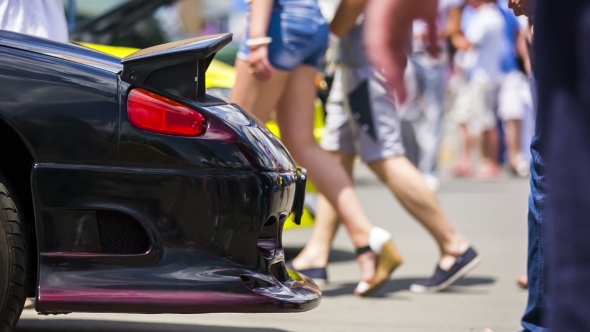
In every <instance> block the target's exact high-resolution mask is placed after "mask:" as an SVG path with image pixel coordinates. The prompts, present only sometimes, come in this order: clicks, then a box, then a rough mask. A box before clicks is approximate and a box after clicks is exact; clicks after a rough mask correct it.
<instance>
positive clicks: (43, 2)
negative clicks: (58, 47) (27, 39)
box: [0, 0, 68, 43]
mask: <svg viewBox="0 0 590 332" xmlns="http://www.w3.org/2000/svg"><path fill="white" fill-rule="evenodd" d="M0 29H2V30H9V31H14V32H20V33H24V34H28V35H33V36H37V37H43V38H48V39H52V40H55V41H60V42H64V43H65V42H67V41H68V26H67V22H66V16H65V13H64V6H63V2H62V1H61V0H0Z"/></svg>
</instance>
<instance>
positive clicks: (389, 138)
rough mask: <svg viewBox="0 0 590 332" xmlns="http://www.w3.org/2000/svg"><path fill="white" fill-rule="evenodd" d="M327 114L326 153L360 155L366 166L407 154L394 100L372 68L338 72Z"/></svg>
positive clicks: (324, 142) (323, 145)
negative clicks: (339, 152)
mask: <svg viewBox="0 0 590 332" xmlns="http://www.w3.org/2000/svg"><path fill="white" fill-rule="evenodd" d="M345 89H346V92H345ZM345 96H347V97H348V98H347V100H345ZM347 105H349V106H350V109H348V106H347ZM326 113H327V116H326V129H325V134H324V138H323V139H322V143H321V146H322V148H324V150H326V151H341V152H344V153H346V154H348V155H351V156H356V155H360V156H361V159H362V160H363V161H364V162H367V163H370V162H374V161H378V160H383V159H386V158H389V157H395V156H401V155H404V154H405V150H404V145H403V142H402V136H401V123H400V119H399V116H398V114H397V112H396V110H395V106H394V101H393V98H392V97H391V95H390V93H389V88H388V87H387V85H386V84H385V82H384V81H383V79H381V78H380V77H377V76H376V75H375V71H374V70H373V69H372V68H370V67H367V68H347V67H344V68H343V67H340V68H338V70H337V71H336V75H335V77H334V85H333V86H332V90H331V92H330V96H329V97H328V103H327V105H326Z"/></svg>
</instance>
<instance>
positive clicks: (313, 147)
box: [277, 66, 375, 281]
mask: <svg viewBox="0 0 590 332" xmlns="http://www.w3.org/2000/svg"><path fill="white" fill-rule="evenodd" d="M316 72H317V69H316V68H313V67H310V66H299V67H297V68H295V70H294V71H293V72H292V73H291V76H290V77H289V80H288V83H287V86H286V87H285V89H286V90H285V91H288V93H285V94H284V95H283V96H282V97H281V100H280V102H279V105H278V108H277V122H278V124H279V128H280V129H281V138H282V141H283V143H284V144H285V145H286V146H287V148H288V149H289V152H291V154H292V155H293V157H294V158H295V160H296V161H297V162H298V163H299V164H300V165H302V166H303V167H305V168H307V171H308V174H309V178H310V179H311V180H312V181H313V183H314V184H315V185H316V186H317V187H318V189H319V191H320V192H321V193H322V194H324V196H325V197H326V199H327V200H328V201H329V202H330V204H332V206H334V207H335V208H336V210H337V211H338V214H339V215H340V217H341V218H342V222H343V223H344V225H345V227H346V229H347V231H348V234H349V235H350V237H351V239H352V242H353V243H354V245H355V246H356V247H364V246H367V245H368V244H369V235H370V232H371V230H372V228H373V225H372V224H371V222H370V221H369V219H368V218H367V216H366V215H365V212H364V210H363V208H362V206H361V204H360V201H359V200H358V198H357V196H356V192H355V190H354V187H353V185H352V182H351V181H350V179H349V177H348V175H347V174H346V171H345V170H344V168H343V167H342V166H341V165H340V164H339V163H338V162H337V161H336V160H335V159H334V158H333V157H331V156H330V154H329V153H328V152H326V151H324V150H323V149H322V148H321V147H320V146H319V145H318V143H317V141H316V140H315V137H314V136H313V121H314V113H313V112H314V105H313V100H314V97H315V93H316V91H315V87H314V85H313V84H310V82H313V79H314V77H315V74H316ZM358 260H359V263H360V264H361V274H362V279H363V281H370V280H371V279H372V278H373V276H374V273H375V268H374V266H375V265H374V264H375V254H374V253H372V252H368V253H366V254H364V255H361V256H359V257H358Z"/></svg>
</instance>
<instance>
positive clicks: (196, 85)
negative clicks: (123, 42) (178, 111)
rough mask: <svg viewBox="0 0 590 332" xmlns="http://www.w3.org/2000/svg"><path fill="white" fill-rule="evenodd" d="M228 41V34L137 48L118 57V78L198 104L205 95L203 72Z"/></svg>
mask: <svg viewBox="0 0 590 332" xmlns="http://www.w3.org/2000/svg"><path fill="white" fill-rule="evenodd" d="M231 40H232V34H231V33H224V34H218V35H213V36H206V37H197V38H191V39H185V40H181V41H177V42H172V43H168V44H162V45H158V46H154V47H150V48H146V49H143V50H140V51H137V52H135V53H133V54H131V55H128V56H127V57H125V58H123V59H122V60H121V63H123V73H122V74H121V79H122V80H123V81H125V82H127V83H130V84H132V85H135V86H139V87H147V88H152V89H154V90H158V91H163V92H166V93H169V94H172V95H177V96H180V97H183V98H186V99H189V100H193V101H196V102H199V103H202V104H209V103H212V102H213V103H214V102H217V101H218V99H217V98H214V97H211V96H207V93H206V86H205V72H206V71H207V68H208V67H209V64H211V61H213V57H215V54H216V53H217V52H218V51H219V50H220V49H222V48H223V47H224V46H225V45H227V44H228V43H229V42H230V41H231Z"/></svg>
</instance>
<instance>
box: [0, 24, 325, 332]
mask: <svg viewBox="0 0 590 332" xmlns="http://www.w3.org/2000/svg"><path fill="white" fill-rule="evenodd" d="M230 40H231V35H230V34H223V35H215V36H210V37H199V38H194V39H188V40H184V41H179V42H174V43H170V44H164V45H160V46H156V47H152V48H148V49H144V50H142V51H139V52H137V53H135V54H132V55H130V56H128V57H126V58H124V59H123V60H120V59H117V58H114V57H111V56H109V55H106V54H103V53H99V52H96V51H93V50H90V49H87V48H84V47H80V46H77V45H74V44H62V43H57V42H52V41H49V40H46V39H39V38H35V37H30V36H25V35H21V34H17V33H11V32H6V31H2V32H0V87H1V89H0V226H1V227H0V269H2V271H3V273H2V274H0V331H2V332H4V331H9V330H10V329H11V328H12V327H14V325H15V324H16V321H17V320H18V317H19V315H20V312H21V310H22V307H23V302H24V299H25V297H26V296H36V300H37V301H36V310H37V311H38V312H40V313H42V314H55V313H68V312H76V311H85V312H133V313H205V312H293V311H305V310H310V309H313V308H315V307H316V306H317V305H318V304H319V302H320V298H321V293H320V291H319V289H318V288H317V287H316V286H315V285H314V284H313V282H311V281H310V280H309V279H307V278H305V277H304V276H298V275H289V273H288V272H287V270H286V269H285V265H284V258H283V249H282V243H281V235H282V226H283V223H284V221H285V219H286V218H287V216H288V215H289V214H290V213H292V212H293V213H295V214H296V219H297V218H298V217H300V216H301V213H302V210H303V200H304V187H305V183H306V175H305V171H304V170H300V169H297V168H296V167H295V164H294V162H293V160H292V159H291V157H290V155H289V153H288V152H287V151H286V150H285V148H284V147H283V145H282V144H281V143H280V141H279V140H278V139H277V138H276V137H274V136H273V135H272V134H270V132H268V130H267V129H265V127H264V125H261V124H258V123H257V120H256V119H254V118H252V117H250V116H249V115H248V114H247V113H245V112H244V111H243V110H241V109H240V108H239V107H238V106H236V105H232V104H228V103H227V102H226V101H224V100H222V99H219V98H217V97H214V96H212V95H208V94H207V93H206V91H205V79H206V77H205V72H206V70H207V66H208V64H209V63H210V61H211V60H212V58H213V56H214V55H215V53H216V52H217V51H218V50H219V49H221V48H222V47H223V46H224V45H225V44H227V43H228V42H229V41H230ZM293 278H295V279H298V280H294V279H293Z"/></svg>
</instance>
